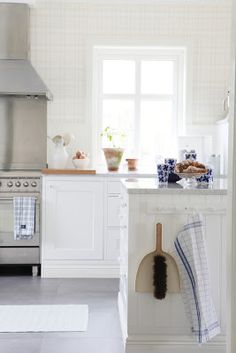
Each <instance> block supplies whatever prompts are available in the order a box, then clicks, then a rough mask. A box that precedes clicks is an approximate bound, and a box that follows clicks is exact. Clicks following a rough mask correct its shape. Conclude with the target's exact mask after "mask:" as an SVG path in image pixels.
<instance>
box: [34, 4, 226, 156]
mask: <svg viewBox="0 0 236 353" xmlns="http://www.w3.org/2000/svg"><path fill="white" fill-rule="evenodd" d="M91 43H94V44H96V43H97V44H106V43H109V44H117V43H119V44H122V43H123V44H127V43H129V44H134V45H139V44H145V43H147V44H152V45H176V46H178V45H179V46H186V47H187V49H188V50H187V52H188V57H187V59H188V61H187V78H188V83H187V122H188V123H189V124H190V123H192V124H196V125H202V124H204V125H205V124H206V125H209V124H213V123H214V122H215V121H217V120H218V119H219V118H220V117H221V116H222V99H223V98H224V96H225V94H226V92H227V88H228V85H229V61H230V4H229V3H228V2H225V3H223V4H220V3H218V4H215V5H211V4H207V5H202V4H200V5H196V4H195V3H190V4H187V3H186V5H183V4H182V5H181V4H180V5H178V4H169V5H168V4H167V5H161V4H153V5H144V4H126V5H125V4H110V5H109V4H103V5H99V4H91V3H87V4H86V3H77V2H76V1H72V0H71V1H70V0H64V1H63V0H47V1H46V0H36V1H35V6H34V7H32V8H31V59H32V62H33V64H34V65H35V67H36V68H37V70H38V72H39V73H40V75H41V76H42V78H43V79H44V80H45V82H46V83H47V85H48V87H49V88H50V90H51V91H52V93H53V95H54V100H53V102H51V103H49V111H48V132H49V134H50V135H53V134H55V133H61V132H63V131H65V132H74V133H75V135H76V138H77V144H78V146H80V147H82V148H83V149H86V150H88V151H91V143H92V141H91V139H92V135H91V117H90V116H89V113H88V112H89V110H88V109H87V108H88V107H89V105H90V104H91V102H90V101H88V99H89V95H88V94H89V79H90V74H89V70H90V69H91V67H90V59H91V58H89V55H90V54H89V53H90V52H89V50H88V48H89V45H91Z"/></svg>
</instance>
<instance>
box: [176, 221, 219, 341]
mask: <svg viewBox="0 0 236 353" xmlns="http://www.w3.org/2000/svg"><path fill="white" fill-rule="evenodd" d="M174 244H175V249H176V261H177V263H178V267H179V271H180V276H181V282H182V296H183V301H184V305H185V309H186V313H187V316H188V318H189V320H190V323H191V329H192V332H193V334H194V335H195V336H196V337H197V340H198V342H199V343H205V342H207V341H209V340H210V339H212V338H213V337H214V336H216V335H217V334H219V333H220V326H219V323H218V320H217V316H216V311H215V307H214V304H213V301H212V297H211V291H210V284H209V272H208V263H207V255H206V246H205V240H204V230H203V222H202V220H201V217H200V216H199V215H193V216H190V217H189V223H188V224H186V225H185V226H184V227H183V229H182V231H181V232H180V233H179V234H178V236H177V238H176V240H175V243H174Z"/></svg>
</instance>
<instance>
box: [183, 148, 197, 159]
mask: <svg viewBox="0 0 236 353" xmlns="http://www.w3.org/2000/svg"><path fill="white" fill-rule="evenodd" d="M184 157H185V159H186V160H190V161H196V160H197V153H196V151H195V150H191V151H189V152H188V151H187V152H185V154H184Z"/></svg>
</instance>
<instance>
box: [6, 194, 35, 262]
mask: <svg viewBox="0 0 236 353" xmlns="http://www.w3.org/2000/svg"><path fill="white" fill-rule="evenodd" d="M14 196H19V194H18V195H12V194H5V193H4V194H3V193H0V264H18V263H21V264H37V263H39V262H40V261H39V244H40V199H39V195H38V196H37V195H33V196H35V197H36V214H35V217H36V219H35V234H34V236H33V238H32V239H29V240H15V239H14V207H13V197H14ZM21 196H32V195H31V194H30V195H29V194H27V195H22V194H21Z"/></svg>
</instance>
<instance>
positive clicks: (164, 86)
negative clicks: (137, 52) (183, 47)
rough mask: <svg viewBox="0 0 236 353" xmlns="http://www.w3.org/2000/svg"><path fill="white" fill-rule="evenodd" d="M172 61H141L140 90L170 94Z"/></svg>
mask: <svg viewBox="0 0 236 353" xmlns="http://www.w3.org/2000/svg"><path fill="white" fill-rule="evenodd" d="M173 78H174V63H173V61H142V62H141V92H142V93H144V94H172V93H173V81H174V80H173Z"/></svg>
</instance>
